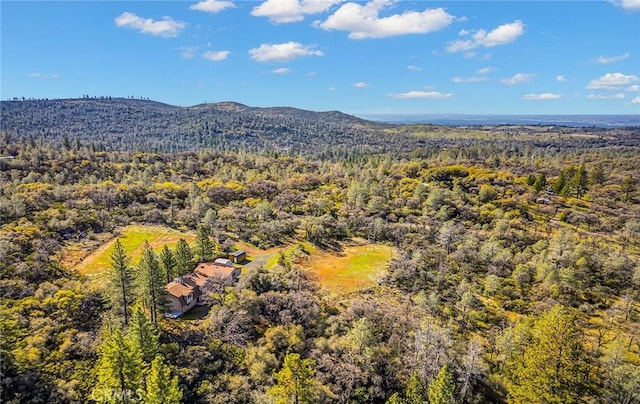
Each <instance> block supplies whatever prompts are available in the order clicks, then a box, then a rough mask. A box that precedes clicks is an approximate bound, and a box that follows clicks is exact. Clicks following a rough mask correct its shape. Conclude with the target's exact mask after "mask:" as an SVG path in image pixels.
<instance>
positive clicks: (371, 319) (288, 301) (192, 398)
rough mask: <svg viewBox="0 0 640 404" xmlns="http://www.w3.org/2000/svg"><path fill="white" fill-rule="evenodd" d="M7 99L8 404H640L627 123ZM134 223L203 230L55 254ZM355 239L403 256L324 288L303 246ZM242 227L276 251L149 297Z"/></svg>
mask: <svg viewBox="0 0 640 404" xmlns="http://www.w3.org/2000/svg"><path fill="white" fill-rule="evenodd" d="M2 114H3V116H2V129H3V132H2V133H1V134H0V156H1V157H0V188H1V192H0V278H1V279H0V299H1V300H0V336H1V338H0V342H1V345H0V348H1V349H0V355H1V358H0V359H1V363H2V380H1V383H2V384H1V386H2V402H6V403H19V402H48V403H55V402H61V403H62V402H64V403H67V402H90V401H99V402H101V401H105V402H109V401H114V400H115V401H124V400H126V399H131V400H143V401H144V402H154V403H155V402H178V401H183V402H213V403H234V402H235V403H246V402H255V403H269V402H276V403H289V402H298V403H333V402H335V403H452V402H456V403H480V402H482V403H484V402H496V403H502V402H510V403H551V402H556V403H572V402H608V403H632V402H638V401H640V338H639V337H638V335H640V304H639V302H640V242H639V241H640V195H639V193H638V187H639V185H638V182H639V181H640V174H639V173H640V148H639V147H640V146H639V144H638V141H639V140H640V130H639V129H638V128H628V129H609V130H605V129H599V128H583V129H573V128H567V127H562V128H558V127H538V126H528V127H477V128H466V129H461V128H446V127H436V126H430V125H416V126H388V125H382V124H376V123H371V122H366V121H362V120H359V119H357V118H354V117H349V116H346V115H344V114H340V113H337V112H335V113H334V112H332V113H321V114H317V113H311V112H303V111H298V110H294V109H288V108H283V109H257V108H250V107H246V106H243V105H240V104H233V103H225V104H213V105H208V104H207V105H201V106H195V107H190V108H178V107H172V106H167V105H164V104H159V103H153V102H150V101H140V100H116V101H114V100H94V99H83V100H61V101H12V102H3V103H2ZM354 145H357V146H354ZM354 147H357V148H356V149H354ZM131 224H147V225H157V226H163V227H165V228H167V229H169V230H170V229H175V230H179V231H180V233H179V234H190V235H192V237H191V239H193V240H195V242H193V243H192V244H191V245H188V244H187V243H186V242H184V240H181V241H182V242H180V243H178V245H177V246H175V247H173V245H172V246H171V247H170V248H169V247H167V246H165V247H166V248H164V249H162V250H161V253H157V252H155V251H154V249H153V248H152V247H151V246H149V245H148V244H146V245H145V246H144V248H143V250H142V251H141V252H140V253H138V255H137V256H136V259H135V260H134V259H132V254H130V253H128V252H127V251H126V250H125V249H124V248H120V247H114V250H113V252H112V253H111V261H110V263H109V265H108V266H107V267H106V268H105V273H104V274H102V275H94V276H86V275H83V274H81V273H79V272H78V271H75V270H73V269H72V265H67V264H66V262H69V255H70V254H72V253H73V254H81V255H88V254H89V253H91V252H92V251H94V250H95V249H97V248H99V247H100V246H102V245H103V244H104V243H106V242H113V240H114V239H119V237H121V236H122V229H123V228H124V227H125V226H127V225H131ZM175 233H178V232H175ZM354 242H357V243H359V245H364V246H366V245H372V246H373V245H380V244H386V245H388V246H389V247H393V249H394V251H395V252H396V253H395V254H394V255H393V256H392V257H391V256H390V257H387V258H386V259H388V260H389V264H388V265H387V267H386V268H385V269H384V270H383V272H382V273H381V274H380V276H379V278H378V279H377V281H376V282H375V284H374V286H367V287H365V288H360V289H357V290H356V291H348V292H346V291H335V290H333V291H330V290H328V289H326V288H323V287H322V286H321V285H322V284H321V282H319V280H318V279H317V278H316V277H315V275H314V272H313V271H312V270H311V265H310V264H309V262H310V260H312V259H313V258H314V254H316V255H319V254H320V252H331V253H332V254H336V255H340V254H341V253H343V252H344V251H345V249H346V248H347V246H349V245H351V243H354ZM238 243H243V245H247V246H251V247H252V248H255V249H262V250H264V251H276V253H274V255H273V259H272V262H270V263H269V265H267V263H266V262H265V263H264V265H262V264H260V263H259V262H258V264H260V265H255V266H254V267H252V268H251V267H243V271H242V274H241V276H240V280H239V282H238V283H237V284H235V285H233V286H227V287H220V288H219V289H218V290H217V291H216V293H215V294H213V295H212V296H210V298H211V305H210V307H209V309H208V311H206V313H202V318H197V319H195V318H182V319H176V320H171V319H168V318H164V317H163V316H161V315H158V314H159V313H161V312H162V310H163V307H162V297H163V296H162V295H163V293H165V292H166V291H165V289H164V284H165V283H166V280H167V278H171V277H172V276H173V275H178V276H180V275H184V274H185V273H186V272H187V271H188V270H189V268H193V266H194V265H195V264H196V263H197V262H200V261H207V260H209V259H211V258H212V257H214V256H222V255H225V254H227V253H229V252H230V251H232V250H233V249H234V246H235V245H236V244H238ZM118 244H120V243H119V242H117V243H114V245H118ZM153 247H154V248H161V247H160V246H153ZM311 247H312V248H311ZM278 252H280V253H278ZM138 257H139V258H138ZM158 274H161V275H158ZM353 276H357V274H356V275H353ZM157 278H159V279H157ZM150 296H154V299H155V297H156V296H157V297H158V299H155V300H151V299H150Z"/></svg>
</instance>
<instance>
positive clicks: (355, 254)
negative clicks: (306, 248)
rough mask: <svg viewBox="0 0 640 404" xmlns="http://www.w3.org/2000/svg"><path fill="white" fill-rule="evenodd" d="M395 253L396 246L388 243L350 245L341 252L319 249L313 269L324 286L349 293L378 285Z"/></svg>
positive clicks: (312, 257)
mask: <svg viewBox="0 0 640 404" xmlns="http://www.w3.org/2000/svg"><path fill="white" fill-rule="evenodd" d="M395 255H396V251H395V249H394V248H393V247H390V246H387V245H384V244H365V245H355V246H349V245H347V246H344V249H343V251H341V252H339V253H334V252H330V251H321V250H319V251H318V252H317V254H312V256H311V270H312V271H313V272H314V273H315V274H316V276H317V277H318V280H319V281H320V284H321V285H322V286H323V287H324V288H326V289H328V290H329V291H331V292H334V293H349V292H354V291H357V290H362V289H367V288H370V287H373V286H375V285H377V281H378V278H379V277H380V275H381V274H382V272H383V271H384V270H385V269H386V268H387V265H388V264H389V261H390V260H391V258H393V257H394V256H395Z"/></svg>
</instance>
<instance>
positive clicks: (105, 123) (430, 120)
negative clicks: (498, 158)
mask: <svg viewBox="0 0 640 404" xmlns="http://www.w3.org/2000/svg"><path fill="white" fill-rule="evenodd" d="M0 106H1V112H2V120H1V126H0V129H1V130H3V131H8V132H10V133H11V134H12V136H14V137H15V138H22V139H30V140H33V141H36V140H39V139H42V140H44V141H52V142H54V143H58V144H67V145H68V144H70V143H73V144H78V143H79V144H83V145H86V146H89V145H91V147H92V148H95V149H96V150H103V149H104V150H106V149H109V150H123V151H158V152H176V151H196V150H201V149H207V148H215V149H218V150H245V151H248V152H268V153H281V154H291V155H315V156H318V155H319V156H324V157H329V158H344V157H347V156H350V157H352V156H354V155H361V154H371V153H395V154H397V155H407V154H409V153H414V154H415V153H417V155H420V154H424V153H431V152H433V150H434V149H436V148H442V147H451V146H456V147H458V146H460V144H461V143H460V142H459V141H458V140H456V136H458V135H457V134H456V133H458V132H459V131H458V132H456V131H457V130H456V129H454V128H445V127H443V126H438V125H459V126H471V125H478V126H476V128H479V129H481V130H486V131H494V129H495V128H494V127H492V126H491V125H494V126H495V125H503V124H516V125H522V126H525V125H527V126H530V125H534V126H535V125H541V124H542V125H551V126H556V125H559V126H579V127H583V128H585V129H576V132H585V131H588V132H591V133H597V134H598V136H597V137H595V138H593V139H592V140H590V141H591V142H593V143H594V145H595V144H596V143H597V144H598V145H600V146H602V145H606V144H609V145H610V144H612V143H611V142H613V143H619V142H624V143H629V142H632V143H633V144H636V143H637V138H638V136H637V134H634V135H633V136H632V137H631V138H628V137H626V136H622V137H621V136H617V135H616V137H615V139H614V138H612V137H611V136H600V134H601V132H603V131H606V129H599V128H604V127H607V126H614V127H622V126H629V127H633V126H634V122H636V121H634V120H633V119H634V118H633V117H631V118H630V117H626V116H623V117H618V118H616V119H615V120H610V121H607V122H609V124H607V125H604V126H600V125H599V124H598V122H600V123H602V122H605V121H604V120H603V118H598V117H597V116H596V117H595V118H594V116H591V118H587V116H582V117H581V118H580V119H579V120H577V119H576V118H575V117H564V118H563V117H555V118H550V117H549V116H540V117H537V118H536V117H534V116H531V117H526V116H521V117H508V118H505V117H504V116H502V117H501V116H493V117H489V116H472V115H457V116H431V117H424V116H371V117H370V118H374V119H376V121H374V120H366V119H363V118H359V117H356V116H353V115H348V114H345V113H342V112H339V111H327V112H314V111H306V110H301V109H296V108H290V107H272V108H256V107H250V106H247V105H243V104H239V103H236V102H219V103H208V104H199V105H194V106H191V107H178V106H173V105H168V104H164V103H160V102H156V101H151V100H143V99H132V98H109V97H98V98H80V99H59V100H13V101H2V102H0ZM616 122H617V124H614V123H616ZM408 123H410V124H417V123H420V124H422V125H416V126H411V125H409V126H408V125H405V124H408ZM587 127H592V128H594V129H587ZM509 130H511V129H509ZM520 131H529V132H538V131H539V130H538V129H535V128H534V129H531V128H529V129H525V128H521V129H520ZM543 132H545V133H548V132H549V128H544V131H543ZM561 132H563V133H567V131H566V130H564V129H563V130H561ZM631 132H634V133H635V132H637V130H635V129H633V130H632V131H631ZM494 141H497V140H496V139H493V138H492V137H491V136H489V137H488V138H486V139H484V140H480V139H477V140H475V141H474V142H476V143H478V142H485V143H491V142H494ZM572 142H574V143H575V145H576V147H578V145H583V144H584V142H585V140H584V138H580V139H574V140H573V141H572ZM539 143H540V144H541V145H543V146H545V147H546V146H548V145H550V144H552V143H553V144H555V143H558V145H560V146H561V147H572V146H571V145H572V144H573V143H571V142H569V140H568V138H564V137H563V138H561V139H555V138H548V137H547V138H545V139H542V138H540V140H539ZM600 146H598V147H600ZM500 147H502V146H500ZM579 147H583V146H579Z"/></svg>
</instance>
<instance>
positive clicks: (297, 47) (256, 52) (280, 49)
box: [249, 42, 324, 62]
mask: <svg viewBox="0 0 640 404" xmlns="http://www.w3.org/2000/svg"><path fill="white" fill-rule="evenodd" d="M249 55H251V59H253V60H256V61H258V62H288V61H290V60H293V59H296V58H299V57H303V56H324V53H322V51H319V50H315V49H313V46H311V45H302V44H301V43H298V42H286V43H280V44H262V45H260V47H259V48H253V49H250V50H249Z"/></svg>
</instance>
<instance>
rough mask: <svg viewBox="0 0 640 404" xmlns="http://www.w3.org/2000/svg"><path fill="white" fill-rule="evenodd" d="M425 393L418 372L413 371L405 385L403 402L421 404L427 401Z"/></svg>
mask: <svg viewBox="0 0 640 404" xmlns="http://www.w3.org/2000/svg"><path fill="white" fill-rule="evenodd" d="M425 393H426V391H425V388H424V386H423V385H422V382H420V377H419V376H418V371H417V370H414V371H413V374H412V375H411V379H409V383H408V384H407V390H406V392H405V400H404V402H405V403H407V404H423V403H424V402H426V401H427V398H426V394H425Z"/></svg>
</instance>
